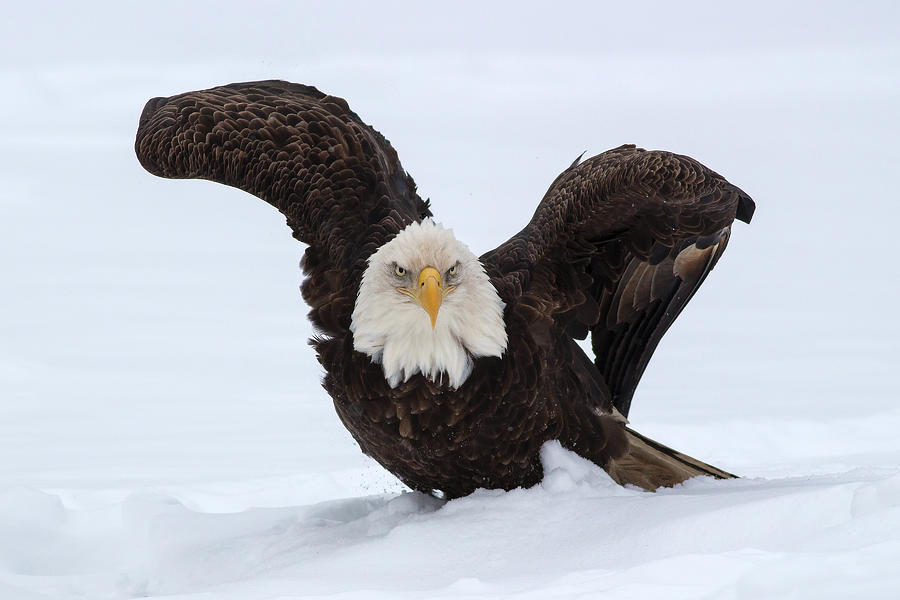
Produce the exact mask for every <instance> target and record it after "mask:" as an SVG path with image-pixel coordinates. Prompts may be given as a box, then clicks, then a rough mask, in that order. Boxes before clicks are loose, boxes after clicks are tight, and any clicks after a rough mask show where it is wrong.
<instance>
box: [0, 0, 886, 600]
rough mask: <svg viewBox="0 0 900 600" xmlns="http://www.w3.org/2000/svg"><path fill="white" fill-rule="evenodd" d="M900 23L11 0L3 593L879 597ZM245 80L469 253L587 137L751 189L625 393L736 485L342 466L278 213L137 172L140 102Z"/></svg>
mask: <svg viewBox="0 0 900 600" xmlns="http://www.w3.org/2000/svg"><path fill="white" fill-rule="evenodd" d="M626 4H633V6H631V7H628V6H625V5H626ZM898 6H900V5H898V4H897V3H894V2H883V3H865V2H862V3H849V2H839V3H827V2H802V3H801V2H798V3H781V2H773V3H768V2H743V3H723V2H701V3H695V2H663V3H646V2H641V3H623V2H617V3H610V4H604V3H600V2H591V3H585V4H578V3H573V2H563V3H547V4H542V5H537V4H535V5H530V4H523V3H511V4H494V3H486V2H480V3H472V4H458V3H452V5H450V4H445V5H443V7H442V8H438V7H437V5H435V6H431V7H426V6H425V5H419V4H412V3H410V4H394V3H390V2H387V3H386V2H364V3H337V2H335V3H327V2H309V3H288V2H285V3H271V2H242V3H236V2H234V3H229V2H189V3H181V2H116V3H110V4H91V3H81V2H79V3H74V2H73V3H62V2H60V3H56V4H54V3H26V2H15V3H9V5H8V6H4V10H3V16H2V18H0V82H2V83H0V598H2V600H19V599H22V600H25V599H35V598H41V599H46V598H52V599H57V598H85V599H101V598H127V597H142V596H151V597H155V596H162V595H170V597H173V598H184V599H188V598H190V599H192V600H194V599H199V598H216V599H218V598H224V599H262V598H325V597H327V598H385V599H394V598H404V599H405V598H469V599H476V598H534V599H544V598H595V597H603V598H651V597H652V598H658V597H663V598H672V599H679V598H816V599H823V598H850V597H871V598H887V597H896V594H897V593H898V591H897V590H898V589H900V569H898V565H900V439H898V431H900V385H898V383H897V376H898V370H900V342H898V338H900V317H898V311H900V273H898V268H897V262H896V260H895V257H896V254H897V249H898V240H897V231H898V228H900V198H898V191H897V190H898V185H897V174H898V173H900V10H898ZM264 78H282V79H288V80H292V81H297V82H303V83H309V84H313V85H316V86H318V87H319V88H320V89H322V90H323V91H326V92H328V93H332V94H335V95H338V96H342V97H344V98H347V99H348V100H349V102H350V105H351V107H352V108H353V109H354V110H355V111H357V112H358V113H359V114H360V115H361V116H362V117H363V119H364V120H366V121H367V122H369V123H371V124H373V126H375V127H376V128H377V129H378V130H380V131H382V132H383V133H384V134H385V136H386V137H387V138H388V139H390V140H391V142H392V144H393V145H394V147H395V148H396V149H397V151H398V152H399V154H400V157H401V160H402V161H403V165H404V167H405V168H406V169H407V170H409V172H410V173H411V174H412V175H413V176H414V177H415V179H416V182H417V183H418V185H419V190H420V193H421V194H422V196H423V197H430V198H431V199H432V201H433V206H434V210H435V213H436V215H437V218H438V220H439V221H441V222H443V223H444V224H445V225H447V226H450V227H452V228H453V229H454V230H455V232H456V234H457V236H458V237H459V238H461V239H463V240H465V241H466V242H467V243H469V245H470V246H471V247H472V249H473V250H475V251H476V253H481V252H483V251H485V250H488V249H490V248H492V247H494V246H495V245H496V244H498V243H500V242H501V241H503V240H505V239H506V238H507V237H508V236H509V235H511V234H512V233H514V232H515V231H517V230H518V229H519V228H521V227H522V226H523V225H524V224H525V223H526V222H527V220H528V219H529V218H530V215H531V213H532V211H533V210H534V207H535V206H536V204H537V202H538V201H539V199H540V198H541V196H542V195H543V193H544V191H545V190H546V188H547V186H548V185H549V183H550V182H551V181H552V180H553V178H554V177H555V176H556V174H557V173H558V172H559V171H561V170H562V169H563V168H564V167H566V166H567V165H568V164H569V163H570V162H571V161H572V160H573V159H574V158H575V157H576V156H577V155H578V154H580V153H581V152H582V151H583V150H587V152H588V155H592V154H596V153H598V152H601V151H603V150H606V149H608V148H611V147H614V146H618V145H620V144H622V143H636V144H638V145H641V146H643V147H646V148H663V149H668V150H673V151H676V152H680V153H684V154H688V155H690V156H693V157H695V158H697V159H699V160H700V161H702V162H704V163H705V164H707V165H709V166H710V167H711V168H713V169H715V170H716V171H718V172H720V173H722V174H723V175H725V176H726V177H727V178H728V179H729V180H731V181H732V182H734V183H736V184H737V185H739V186H740V187H742V188H743V189H744V190H746V191H747V192H748V193H750V194H751V195H752V196H753V197H754V198H755V199H756V201H757V204H758V210H757V214H756V217H755V219H754V221H753V224H752V225H751V226H745V225H743V224H740V223H738V224H736V226H735V228H734V235H733V237H732V240H731V243H730V246H729V248H728V251H727V252H726V254H725V256H724V258H723V260H722V261H721V262H720V263H719V266H718V268H717V269H716V271H715V272H714V273H713V275H712V276H711V277H710V279H709V280H708V281H707V283H706V284H705V285H704V287H703V289H702V290H701V291H700V293H699V294H698V295H697V296H696V297H695V299H694V300H693V302H692V303H691V305H690V306H689V307H688V308H687V310H686V311H685V312H684V313H683V315H682V316H681V318H680V319H679V321H678V322H677V323H676V324H675V326H674V327H673V328H672V330H671V331H670V332H669V334H668V335H667V336H666V338H665V339H664V341H663V343H662V344H661V346H660V348H659V350H658V352H657V353H656V356H655V357H654V359H653V361H652V362H651V364H650V367H649V369H648V371H647V373H646V375H645V377H644V381H643V383H642V384H641V386H640V388H639V389H638V393H637V396H636V398H635V402H634V406H633V410H632V413H631V420H632V423H633V425H634V426H635V428H637V429H638V430H639V431H641V432H643V433H645V434H647V435H649V436H651V437H653V438H656V439H659V440H660V441H663V442H665V443H667V444H670V445H672V446H673V447H676V448H678V449H680V450H683V451H685V452H688V453H690V454H693V455H695V456H697V457H699V458H702V459H704V460H708V461H709V462H711V463H713V464H716V465H718V466H721V467H723V468H725V469H728V470H730V471H732V472H735V473H739V474H741V475H742V476H743V478H742V479H739V480H735V481H710V480H695V481H691V482H688V483H687V484H685V485H682V486H679V487H677V488H675V489H670V490H665V491H661V492H659V493H656V494H649V493H644V492H638V491H635V490H630V489H623V488H620V487H618V486H616V485H614V484H613V483H611V481H610V480H609V479H608V478H607V477H606V476H605V474H604V473H603V472H602V471H600V470H599V469H597V468H596V467H593V466H592V465H590V464H589V463H585V462H584V461H581V460H580V459H578V458H577V457H573V456H572V455H569V454H567V453H566V452H564V451H562V450H561V449H560V448H559V447H558V446H557V447H554V446H552V445H548V446H547V447H545V449H544V460H545V464H546V467H547V469H546V470H547V476H546V478H545V481H544V482H543V483H542V484H540V485H539V486H536V487H535V488H532V489H529V490H515V491H512V492H508V493H502V492H495V491H484V492H478V493H476V494H474V495H472V496H470V497H468V498H463V499H460V500H456V501H453V502H450V503H448V504H443V505H442V504H441V503H440V502H439V501H436V500H434V499H431V498H429V497H425V496H422V495H420V494H414V493H410V492H408V491H406V490H404V488H403V486H402V485H401V484H400V483H399V482H397V481H396V480H395V479H394V478H393V477H392V476H391V475H390V474H388V473H386V472H385V471H384V470H383V469H381V468H380V467H379V466H378V465H377V464H375V463H373V462H372V461H370V460H369V459H367V458H366V457H364V456H363V455H362V454H361V453H360V451H359V449H358V448H357V447H356V445H355V444H354V442H353V441H352V439H351V438H350V436H349V434H348V433H347V432H346V431H345V430H344V429H343V428H342V426H341V425H340V423H339V421H338V419H337V417H336V416H335V414H334V411H333V409H332V407H331V402H330V400H329V398H328V397H327V395H326V394H325V393H324V391H323V390H322V389H321V388H320V387H319V383H318V382H319V378H320V376H321V373H320V369H319V366H318V364H317V363H316V361H315V358H314V356H313V353H312V351H311V349H310V348H308V347H307V345H306V339H307V337H308V336H309V335H310V328H309V326H308V324H307V321H306V316H305V315H306V311H307V308H306V306H305V305H304V304H303V302H302V300H301V298H300V294H299V290H298V287H299V284H300V279H301V276H300V272H299V269H298V268H297V263H298V261H299V259H300V256H301V253H302V251H303V247H302V246H301V245H300V244H298V243H297V242H295V241H293V240H292V239H291V237H290V234H289V231H288V229H287V227H286V226H285V225H284V219H283V218H282V217H281V216H280V215H279V214H278V213H277V212H276V211H274V210H273V209H271V208H270V207H269V206H267V205H265V204H264V203H263V202H262V201H259V200H257V199H255V198H253V197H251V196H249V195H247V194H244V193H242V192H240V191H237V190H233V189H229V188H226V187H224V186H219V185H216V184H212V183H208V182H201V181H166V180H162V179H158V178H154V177H152V176H151V175H149V174H147V173H146V172H144V171H143V170H142V169H141V167H140V165H139V164H138V162H137V160H136V159H135V158H134V154H133V149H132V144H133V135H134V131H135V129H136V126H137V119H138V116H139V114H140V112H141V109H142V107H143V105H144V102H145V101H146V100H147V99H148V98H150V97H153V96H160V95H164V96H165V95H171V94H175V93H179V92H183V91H187V90H193V89H200V88H205V87H210V86H213V85H217V84H223V83H228V82H233V81H244V80H254V79H264Z"/></svg>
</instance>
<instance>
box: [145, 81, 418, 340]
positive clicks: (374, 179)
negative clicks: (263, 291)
mask: <svg viewBox="0 0 900 600" xmlns="http://www.w3.org/2000/svg"><path fill="white" fill-rule="evenodd" d="M135 151H136V153H137V156H138V159H139V160H140V162H141V164H142V165H143V166H144V168H145V169H147V170H148V171H149V172H151V173H153V174H154V175H159V176H160V177H168V178H179V179H182V178H198V179H208V180H212V181H216V182H219V183H223V184H226V185H230V186H233V187H237V188H240V189H242V190H244V191H247V192H250V193H251V194H254V195H256V196H258V197H260V198H262V199H263V200H265V201H266V202H268V203H269V204H271V205H272V206H274V207H275V208H277V209H278V210H279V211H280V212H281V213H282V214H283V215H284V216H285V217H286V218H287V223H288V225H289V226H290V227H291V229H292V230H293V233H294V237H296V238H297V239H298V240H300V241H302V242H305V243H307V244H309V246H310V248H309V249H308V251H307V253H306V256H305V258H304V266H305V268H306V270H307V272H308V274H309V275H310V277H309V278H308V279H307V281H306V282H305V283H304V296H305V297H306V298H307V300H308V301H309V302H310V304H311V305H312V306H313V313H312V314H311V317H312V318H313V320H314V322H316V324H317V325H318V326H319V327H320V328H321V329H324V330H325V331H326V332H327V331H328V330H330V329H333V328H334V327H345V326H346V325H347V324H348V322H349V315H350V311H351V310H352V298H351V303H350V305H349V306H346V301H345V300H341V301H340V302H339V304H340V306H338V305H334V306H332V309H329V310H324V309H323V307H324V305H326V304H329V303H331V304H334V298H331V297H332V296H337V297H338V298H339V299H343V298H344V297H345V296H352V295H351V294H347V293H346V290H347V288H348V287H352V288H353V289H354V290H355V287H354V286H355V285H357V284H358V281H359V277H360V275H361V273H362V270H363V269H364V268H365V260H366V258H367V257H368V256H369V255H371V254H372V253H373V252H374V251H375V250H376V249H377V248H378V247H379V246H381V245H382V244H384V243H385V242H386V241H388V240H389V239H391V238H392V237H393V236H394V235H396V234H397V233H398V232H399V231H400V230H401V229H403V227H405V226H406V225H407V224H409V223H411V222H413V221H418V220H421V219H422V218H424V217H425V216H429V215H430V214H431V213H430V211H429V210H428V206H427V203H426V202H423V201H422V200H421V198H419V196H418V195H417V194H416V191H415V183H414V182H413V180H412V178H411V177H410V176H409V175H408V174H407V173H406V172H405V171H404V170H403V168H402V167H401V165H400V161H399V160H398V158H397V153H396V152H395V151H394V149H393V148H392V147H391V145H390V144H389V143H388V141H387V140H385V139H384V137H382V136H381V134H379V133H378V132H377V131H375V130H374V129H372V128H371V127H369V126H368V125H366V124H365V123H363V122H362V120H360V118H359V117H358V116H357V115H356V113H354V112H352V111H351V110H350V107H349V106H348V105H347V102H346V101H344V100H343V99H341V98H337V97H334V96H328V95H326V94H323V93H322V92H320V91H319V90H317V89H316V88H314V87H311V86H306V85H299V84H294V83H288V82H284V81H259V82H250V83H235V84H231V85H225V86H221V87H216V88H212V89H208V90H202V91H196V92H188V93H186V94H179V95H177V96H172V97H170V98H154V99H152V100H150V101H149V102H147V105H146V106H145V108H144V111H143V114H142V115H141V118H140V124H139V127H138V132H137V138H136V140H135Z"/></svg>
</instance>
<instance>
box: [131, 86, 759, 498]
mask: <svg viewBox="0 0 900 600" xmlns="http://www.w3.org/2000/svg"><path fill="white" fill-rule="evenodd" d="M135 150H136V152H137V156H138V159H139V160H140V162H141V164H142V165H143V166H144V168H146V169H147V170H148V171H149V172H150V173H152V174H154V175H158V176H161V177H168V178H200V179H208V180H212V181H216V182H220V183H223V184H226V185H230V186H234V187H237V188H240V189H242V190H245V191H247V192H250V193H251V194H254V195H256V196H258V197H259V198H261V199H263V200H265V201H266V202H268V203H269V204H271V205H272V206H274V207H275V208H277V209H278V210H279V211H280V212H281V213H282V214H283V215H284V216H285V217H286V218H287V224H288V226H289V227H290V228H291V230H292V231H293V235H294V237H295V238H296V239H297V240H299V241H301V242H303V243H305V244H307V248H306V251H305V253H304V256H303V260H302V262H301V266H302V268H303V272H304V274H305V276H306V277H305V279H304V281H303V284H302V287H301V290H302V295H303V298H304V299H305V300H306V302H307V303H308V304H309V305H310V306H311V307H312V310H311V312H310V315H309V316H310V319H311V321H312V323H313V325H314V326H315V329H316V334H315V336H314V337H313V339H312V340H311V344H312V346H313V347H314V348H315V351H316V354H317V356H318V360H319V362H320V363H321V365H322V366H323V367H324V370H325V376H324V379H323V385H324V387H325V389H326V390H327V392H328V393H329V394H330V396H331V397H332V399H333V400H334V406H335V409H336V411H337V414H338V416H339V417H340V419H341V421H342V422H343V423H344V425H345V426H346V427H347V429H348V430H349V431H350V433H351V434H352V435H353V437H354V438H355V439H356V441H357V442H358V443H359V446H360V448H361V449H362V451H363V452H364V453H366V454H368V455H369V456H371V457H373V458H374V459H375V460H377V461H378V462H379V463H381V464H382V465H384V467H386V468H387V469H388V470H389V471H391V472H392V473H394V474H395V475H396V476H397V477H399V478H400V479H401V480H402V481H403V482H404V483H406V484H407V485H408V486H409V487H411V488H413V489H415V490H421V491H424V492H428V493H436V494H442V495H444V496H445V497H448V498H453V497H458V496H463V495H466V494H469V493H471V492H472V491H474V490H475V489H477V488H504V489H512V488H515V487H519V486H524V487H527V486H531V485H533V484H535V483H537V482H538V481H540V479H541V477H542V468H541V462H540V459H539V450H540V448H541V446H542V445H543V444H544V443H545V442H547V441H550V440H559V442H560V443H561V444H562V446H564V447H565V448H568V449H570V450H572V451H574V452H576V453H577V454H579V455H581V456H583V457H585V458H587V459H589V460H591V461H593V462H595V463H596V464H598V465H600V466H601V467H603V468H604V469H606V470H607V472H608V473H609V474H610V475H611V476H612V477H613V479H615V480H616V481H618V482H619V483H622V484H633V485H637V486H640V487H642V488H644V489H648V490H654V489H656V488H658V487H660V486H671V485H674V484H676V483H679V482H681V481H684V480H685V479H687V478H690V477H693V476H697V475H707V476H713V477H718V478H727V477H732V475H731V474H729V473H727V472H725V471H722V470H720V469H717V468H715V467H713V466H710V465H708V464H705V463H703V462H700V461H698V460H696V459H693V458H691V457H689V456H686V455H684V454H681V453H679V452H676V451H674V450H672V449H670V448H667V447H665V446H663V445H662V444H659V443H657V442H655V441H653V440H650V439H648V438H646V437H644V436H642V435H640V434H638V433H637V432H635V431H634V430H632V429H631V428H629V427H628V426H627V420H626V417H627V415H628V410H629V407H630V404H631V399H632V395H633V393H634V390H635V386H636V385H637V383H638V381H639V379H640V377H641V375H642V373H643V371H644V368H645V367H646V366H647V362H648V360H649V359H650V356H651V354H652V353H653V351H654V349H655V348H656V346H657V344H658V343H659V341H660V338H661V337H662V335H663V334H664V333H665V331H666V330H667V329H668V328H669V326H670V325H671V324H672V322H673V321H674V320H675V318H676V317H677V316H678V314H679V313H680V312H681V310H682V309H683V308H684V306H685V304H686V303H687V302H688V300H690V298H691V296H692V295H693V294H694V292H696V290H697V288H698V287H699V286H700V284H701V283H702V282H703V280H704V279H705V278H706V276H707V274H708V273H709V271H710V270H711V269H712V268H713V266H714V265H715V264H716V262H717V261H718V259H719V257H720V256H721V255H722V252H723V251H724V250H725V246H726V244H727V242H728V238H729V235H730V231H731V224H732V222H733V220H734V219H735V218H738V219H740V220H743V221H745V222H748V223H749V222H750V218H751V216H752V214H753V211H754V208H755V205H754V203H753V201H752V200H751V199H750V197H749V196H748V195H747V194H745V193H744V192H742V191H741V190H740V189H738V188H737V187H735V186H733V185H731V184H730V183H728V182H727V181H726V180H725V179H724V178H723V177H721V176H720V175H718V174H716V173H714V172H713V171H711V170H709V169H707V168H706V167H704V166H703V165H701V164H700V163H698V162H697V161H695V160H693V159H691V158H688V157H686V156H680V155H677V154H672V153H669V152H661V151H649V152H648V151H645V150H642V149H640V148H636V147H634V146H631V145H626V146H621V147H619V148H615V149H613V150H609V151H607V152H604V153H602V154H599V155H597V156H595V157H593V158H590V159H588V160H585V161H584V162H579V161H576V163H575V164H573V165H572V166H570V167H569V168H568V169H566V170H565V171H563V172H562V174H560V175H559V177H557V178H556V180H555V181H554V182H553V183H552V184H551V185H550V189H549V190H548V191H547V193H546V194H545V195H544V198H543V200H542V201H541V202H540V204H539V205H538V207H537V210H536V211H535V213H534V217H533V218H532V219H531V221H530V222H529V223H528V224H527V225H526V226H525V228H524V229H522V230H521V231H520V232H519V233H517V234H516V235H515V236H513V237H512V238H510V239H509V240H507V241H506V242H504V243H502V244H501V245H500V246H498V247H497V248H496V249H494V250H492V251H490V252H487V253H486V254H484V255H482V256H480V257H478V256H475V255H474V254H473V253H472V252H471V251H470V250H469V249H468V248H467V247H466V245H465V244H463V243H462V242H460V241H459V240H457V239H456V238H455V237H454V235H453V233H452V231H451V230H450V229H446V228H444V227H442V226H441V225H439V224H438V223H437V222H436V221H434V220H433V218H432V213H431V210H430V207H429V202H427V201H423V200H422V199H421V198H420V197H419V196H418V194H417V193H416V186H415V184H414V182H413V179H412V178H411V177H410V176H409V174H407V173H406V171H404V170H403V168H402V167H401V166H400V161H399V160H398V158H397V154H396V152H395V151H394V149H393V148H392V147H391V145H390V144H389V143H388V141H387V140H386V139H385V138H384V137H382V135H381V134H379V133H378V132H377V131H375V130H374V129H372V128H371V127H369V126H368V125H366V124H365V123H363V122H362V120H361V119H360V118H359V117H358V116H357V115H356V114H355V113H354V112H352V111H351V110H350V108H349V106H348V105H347V102H346V101H344V100H343V99H341V98H337V97H334V96H329V95H326V94H323V93H322V92H320V91H319V90H317V89H316V88H314V87H310V86H305V85H299V84H293V83H287V82H283V81H260V82H251V83H236V84H231V85H226V86H222V87H216V88H212V89H208V90H203V91H195V92H188V93H185V94H180V95H177V96H172V97H170V98H154V99H151V100H150V101H149V102H147V105H146V106H145V108H144V111H143V114H142V115H141V117H140V123H139V127H138V132H137V139H136V142H135ZM588 335H590V338H591V346H592V349H593V354H594V356H593V357H592V358H591V357H588V356H587V355H586V353H585V352H584V351H583V350H582V349H581V347H580V346H579V345H578V344H577V343H576V341H575V340H576V339H585V338H586V337H587V336H588Z"/></svg>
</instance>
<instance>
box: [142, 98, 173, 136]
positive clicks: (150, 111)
mask: <svg viewBox="0 0 900 600" xmlns="http://www.w3.org/2000/svg"><path fill="white" fill-rule="evenodd" d="M166 100H168V98H163V97H162V96H157V97H156V98H150V99H149V100H147V103H146V104H145V105H144V110H142V111H141V118H140V119H138V129H140V128H141V127H143V126H144V123H146V122H147V121H149V120H150V118H151V117H152V116H153V115H154V113H156V110H157V109H158V108H159V107H160V106H161V105H162V104H165V102H166Z"/></svg>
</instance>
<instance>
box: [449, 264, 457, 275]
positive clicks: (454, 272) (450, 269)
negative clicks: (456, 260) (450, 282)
mask: <svg viewBox="0 0 900 600" xmlns="http://www.w3.org/2000/svg"><path fill="white" fill-rule="evenodd" d="M457 270H458V269H457V265H453V266H452V267H450V268H449V269H447V275H450V276H451V277H453V276H454V275H456V271H457Z"/></svg>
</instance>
